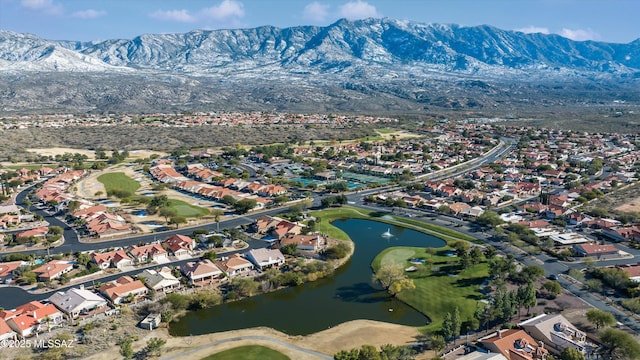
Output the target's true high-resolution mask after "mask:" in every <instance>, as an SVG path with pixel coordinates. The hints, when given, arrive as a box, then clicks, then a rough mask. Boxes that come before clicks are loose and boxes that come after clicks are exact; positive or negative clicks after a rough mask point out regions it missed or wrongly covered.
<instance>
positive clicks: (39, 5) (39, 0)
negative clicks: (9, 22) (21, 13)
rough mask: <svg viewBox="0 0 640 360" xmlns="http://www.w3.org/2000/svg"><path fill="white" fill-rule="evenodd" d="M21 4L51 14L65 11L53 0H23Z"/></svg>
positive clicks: (59, 13)
mask: <svg viewBox="0 0 640 360" xmlns="http://www.w3.org/2000/svg"><path fill="white" fill-rule="evenodd" d="M20 5H22V7H24V8H27V9H30V10H37V11H44V12H46V13H48V14H51V15H61V14H62V13H63V9H62V6H61V5H58V4H55V3H54V2H53V0H22V1H21V2H20Z"/></svg>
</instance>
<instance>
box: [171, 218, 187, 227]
mask: <svg viewBox="0 0 640 360" xmlns="http://www.w3.org/2000/svg"><path fill="white" fill-rule="evenodd" d="M186 223H187V218H185V217H184V216H177V215H176V216H172V217H171V218H170V219H169V225H175V226H176V229H177V228H178V227H179V226H180V224H186Z"/></svg>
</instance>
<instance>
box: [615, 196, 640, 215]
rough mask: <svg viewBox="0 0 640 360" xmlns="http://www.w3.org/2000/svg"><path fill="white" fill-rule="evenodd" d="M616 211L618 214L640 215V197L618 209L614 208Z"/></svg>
mask: <svg viewBox="0 0 640 360" xmlns="http://www.w3.org/2000/svg"><path fill="white" fill-rule="evenodd" d="M614 210H615V211H618V212H627V213H630V212H638V213H640V197H637V198H635V199H633V200H631V201H629V202H628V203H626V204H622V205H620V206H618V207H616V208H614Z"/></svg>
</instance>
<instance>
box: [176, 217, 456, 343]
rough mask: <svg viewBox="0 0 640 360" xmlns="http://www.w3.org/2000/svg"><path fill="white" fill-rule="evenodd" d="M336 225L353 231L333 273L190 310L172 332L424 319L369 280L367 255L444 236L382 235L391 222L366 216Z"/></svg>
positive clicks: (300, 330)
mask: <svg viewBox="0 0 640 360" xmlns="http://www.w3.org/2000/svg"><path fill="white" fill-rule="evenodd" d="M334 225H335V226H337V227H339V228H340V229H342V230H343V231H345V232H346V233H347V234H348V235H349V236H350V237H351V239H352V240H353V241H354V243H355V252H354V255H353V257H352V258H351V260H350V261H348V262H347V263H346V264H345V265H344V266H343V267H341V268H340V269H338V271H336V273H334V274H333V275H332V276H331V277H329V278H324V279H321V280H318V281H315V282H312V283H307V284H304V285H301V286H298V287H295V288H288V289H284V290H281V291H277V292H273V293H269V294H264V295H260V296H255V297H252V298H249V299H244V300H241V301H236V302H232V303H227V304H222V305H219V306H216V307H213V308H209V309H204V310H198V311H193V312H190V313H188V314H187V315H186V316H184V317H182V318H181V319H180V320H179V321H177V322H175V323H172V324H171V327H170V332H171V334H173V335H182V336H186V335H189V334H193V335H198V334H207V333H212V332H217V331H227V330H235V329H243V328H249V327H256V326H268V327H271V328H274V329H276V330H279V331H282V332H285V333H287V334H291V335H305V334H309V333H313V332H317V331H320V330H324V329H327V328H329V327H333V326H336V325H338V324H340V323H342V322H345V321H349V320H355V319H370V320H378V321H386V322H393V323H397V324H402V325H411V326H420V325H425V324H426V323H427V322H428V319H427V317H425V316H424V315H422V314H421V313H419V312H417V311H416V310H414V309H413V308H411V307H409V306H407V305H406V304H404V303H402V302H400V301H398V300H396V299H394V298H391V297H389V295H388V294H387V293H386V292H385V291H384V290H383V289H381V288H380V287H379V286H378V285H377V284H375V283H374V282H373V281H372V272H371V261H373V259H374V257H375V256H376V255H377V254H379V253H380V252H381V251H382V250H384V249H385V248H387V247H389V246H400V245H403V246H417V247H441V246H443V245H444V241H442V240H440V239H437V238H435V237H433V236H430V235H426V234H422V233H419V232H417V231H414V230H410V229H404V228H399V227H391V228H390V231H391V233H393V235H394V236H393V237H391V238H388V239H383V238H382V237H380V234H382V233H383V232H385V231H386V230H387V229H388V228H389V225H387V224H384V223H379V222H374V221H368V220H360V219H349V220H339V221H336V222H335V223H334Z"/></svg>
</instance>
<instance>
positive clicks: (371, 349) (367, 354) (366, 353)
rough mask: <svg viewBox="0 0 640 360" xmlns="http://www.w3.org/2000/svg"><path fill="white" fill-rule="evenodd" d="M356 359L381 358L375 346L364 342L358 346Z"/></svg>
mask: <svg viewBox="0 0 640 360" xmlns="http://www.w3.org/2000/svg"><path fill="white" fill-rule="evenodd" d="M358 360H381V358H380V353H378V350H377V349H376V348H375V346H373V345H367V344H365V345H362V346H361V347H360V351H359V353H358Z"/></svg>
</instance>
